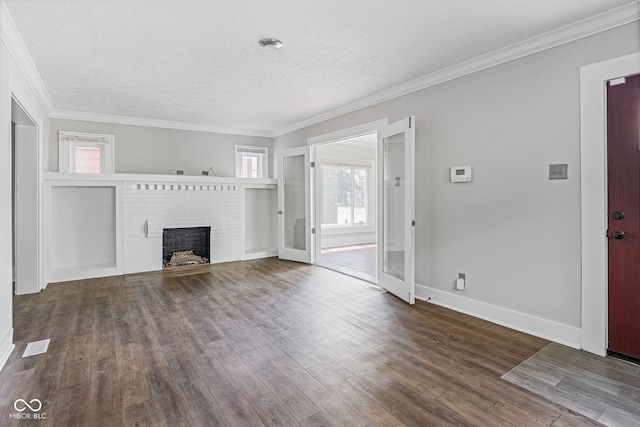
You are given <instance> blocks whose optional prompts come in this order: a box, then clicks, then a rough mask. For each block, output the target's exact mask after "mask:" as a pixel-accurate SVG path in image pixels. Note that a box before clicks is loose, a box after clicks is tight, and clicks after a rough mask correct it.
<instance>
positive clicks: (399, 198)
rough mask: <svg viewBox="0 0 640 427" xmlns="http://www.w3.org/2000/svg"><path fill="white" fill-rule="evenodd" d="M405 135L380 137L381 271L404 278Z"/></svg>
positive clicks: (400, 278) (399, 278)
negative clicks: (381, 191)
mask: <svg viewBox="0 0 640 427" xmlns="http://www.w3.org/2000/svg"><path fill="white" fill-rule="evenodd" d="M404 139H405V135H404V133H399V134H396V135H392V136H390V137H387V138H383V139H382V150H383V155H384V157H383V165H382V167H383V172H382V173H383V185H384V187H383V193H382V203H383V218H382V222H383V237H382V243H383V246H382V259H383V265H382V271H383V272H385V273H387V274H389V275H391V276H393V277H395V278H397V279H398V280H401V281H404V272H405V268H404V262H405V244H404V232H405V225H406V224H405V222H406V221H405V203H404V197H405V176H404V166H405V141H404Z"/></svg>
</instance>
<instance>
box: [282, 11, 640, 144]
mask: <svg viewBox="0 0 640 427" xmlns="http://www.w3.org/2000/svg"><path fill="white" fill-rule="evenodd" d="M639 19H640V4H639V2H638V1H634V2H631V3H628V4H626V5H623V6H620V7H617V8H615V9H611V10H609V11H607V12H604V13H601V14H598V15H594V16H592V17H590V18H586V19H583V20H581V21H577V22H574V23H572V24H569V25H566V26H564V27H560V28H558V29H555V30H552V31H549V32H547V33H544V34H540V35H538V36H535V37H531V38H529V39H527V40H523V41H522V42H518V43H515V44H512V45H510V46H507V47H504V48H501V49H498V50H495V51H493V52H489V53H487V54H485V55H481V56H478V57H476V58H473V59H470V60H468V61H464V62H461V63H459V64H456V65H453V66H451V67H448V68H444V69H442V70H439V71H436V72H434V73H431V74H427V75H425V76H422V77H419V78H417V79H414V80H410V81H408V82H406V83H403V84H401V85H398V86H395V87H392V88H390V89H387V90H384V91H382V92H378V93H376V94H374V95H372V96H369V97H366V98H362V99H361V100H359V101H356V102H353V103H350V104H347V105H344V106H342V107H339V108H336V109H333V110H330V111H327V112H326V113H323V114H320V115H318V116H315V117H312V118H310V119H308V120H304V121H301V122H298V123H296V124H294V125H291V126H288V127H286V128H282V129H279V130H276V131H275V132H274V136H275V137H277V136H281V135H285V134H287V133H290V132H294V131H296V130H300V129H303V128H306V127H309V126H312V125H315V124H318V123H321V122H324V121H327V120H330V119H334V118H336V117H340V116H343V115H345V114H348V113H352V112H354V111H358V110H361V109H363V108H366V107H370V106H373V105H376V104H380V103H382V102H385V101H389V100H391V99H394V98H398V97H400V96H403V95H407V94H409V93H413V92H417V91H419V90H422V89H426V88H429V87H432V86H435V85H438V84H440V83H444V82H447V81H449V80H453V79H457V78H458V77H462V76H466V75H468V74H472V73H475V72H478V71H482V70H485V69H487V68H491V67H495V66H497V65H500V64H504V63H506V62H509V61H513V60H516V59H519V58H523V57H525V56H529V55H533V54H535V53H538V52H542V51H544V50H547V49H551V48H554V47H557V46H560V45H563V44H566V43H570V42H572V41H576V40H579V39H582V38H585V37H588V36H591V35H594V34H597V33H601V32H603V31H607V30H610V29H613V28H616V27H619V26H622V25H625V24H629V23H631V22H634V21H637V20H639Z"/></svg>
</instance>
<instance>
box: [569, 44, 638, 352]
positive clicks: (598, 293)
mask: <svg viewBox="0 0 640 427" xmlns="http://www.w3.org/2000/svg"><path fill="white" fill-rule="evenodd" d="M638 73H640V52H638V53H633V54H630V55H626V56H622V57H619V58H614V59H611V60H608V61H603V62H598V63H595V64H591V65H586V66H584V67H582V68H581V69H580V169H581V173H580V196H581V206H580V210H581V216H582V220H581V236H582V239H581V240H582V245H581V247H582V257H581V258H582V267H581V273H582V303H581V311H582V315H581V318H582V322H581V337H580V345H581V347H582V348H583V349H584V350H586V351H589V352H592V353H596V354H598V355H601V356H605V355H606V353H607V323H608V313H607V289H608V272H607V262H608V254H607V239H606V237H605V233H606V230H607V178H606V165H607V158H606V148H607V141H606V125H607V119H606V108H607V104H606V102H607V99H606V87H605V83H606V82H607V81H609V80H611V79H615V78H618V77H625V76H630V75H634V74H638Z"/></svg>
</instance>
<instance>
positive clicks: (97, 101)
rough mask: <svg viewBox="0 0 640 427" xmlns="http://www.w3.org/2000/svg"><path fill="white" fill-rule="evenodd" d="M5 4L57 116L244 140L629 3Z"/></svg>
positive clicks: (140, 0)
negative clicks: (91, 116)
mask: <svg viewBox="0 0 640 427" xmlns="http://www.w3.org/2000/svg"><path fill="white" fill-rule="evenodd" d="M4 1H5V4H6V5H7V8H8V10H9V12H10V14H11V16H12V18H13V20H14V22H15V25H16V27H17V29H18V31H19V33H20V35H21V36H22V39H23V41H24V43H25V45H26V47H27V50H28V51H29V53H30V55H31V57H32V59H33V62H34V63H35V65H36V67H37V70H38V72H39V74H40V77H41V79H42V81H43V82H44V85H45V87H46V90H47V92H48V94H49V97H50V102H51V104H52V106H53V107H54V108H55V110H56V111H58V115H59V116H64V115H65V113H69V112H82V113H95V114H105V115H113V116H121V117H133V118H141V119H154V120H162V121H169V122H181V123H186V124H196V125H206V126H209V127H212V128H216V127H220V128H227V129H228V128H231V129H236V130H238V131H241V132H246V133H248V134H260V133H264V134H278V132H281V131H282V130H283V129H291V128H293V127H295V126H296V125H297V124H300V123H303V122H309V121H310V120H312V119H313V118H314V117H318V116H320V115H323V114H325V113H327V112H329V111H333V110H336V109H339V108H341V107H344V106H346V105H349V104H353V103H355V102H357V101H358V100H362V99H365V98H368V97H371V96H373V95H375V94H377V93H380V92H383V91H386V90H389V89H391V88H394V87H397V86H398V85H402V84H404V83H406V82H408V81H411V80H414V79H418V78H420V77H422V76H426V75H430V74H432V73H435V72H437V71H439V70H442V69H445V68H447V67H451V66H453V65H455V64H459V63H462V62H464V61H467V60H470V59H472V58H476V57H478V56H480V55H485V54H487V53H489V52H492V51H495V50H497V49H500V48H503V47H506V46H510V45H513V44H516V43H519V42H522V41H523V40H526V39H530V38H532V37H535V36H538V35H540V34H543V33H546V32H549V31H552V30H555V29H557V28H560V27H563V26H566V25H568V24H571V23H574V22H576V21H580V20H583V19H586V18H589V17H592V16H594V15H597V14H600V13H603V12H606V11H608V10H610V9H613V8H616V7H619V6H622V5H625V4H629V0H520V1H515V0H484V1H478V0H313V1H311V0H307V1H305V0H280V1H276V0H236V1H217V0H180V1H175V0H171V1H169V0H83V1H78V0H4ZM265 37H275V38H278V39H280V40H282V42H283V43H284V47H283V48H282V49H279V50H265V49H263V48H261V47H260V46H259V45H258V41H259V40H260V39H262V38H265ZM69 115H70V116H71V115H72V114H70V113H69ZM262 131H264V132H262Z"/></svg>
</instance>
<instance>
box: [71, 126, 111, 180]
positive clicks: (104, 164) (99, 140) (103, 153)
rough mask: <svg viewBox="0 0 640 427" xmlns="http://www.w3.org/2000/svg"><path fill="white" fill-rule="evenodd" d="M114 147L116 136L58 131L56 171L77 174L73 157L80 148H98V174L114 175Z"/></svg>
mask: <svg viewBox="0 0 640 427" xmlns="http://www.w3.org/2000/svg"><path fill="white" fill-rule="evenodd" d="M76 139H77V140H76ZM115 145H116V136H115V135H111V134H102V133H86V132H73V131H66V130H61V131H58V171H60V172H62V173H77V172H76V166H75V158H74V156H75V148H76V147H78V146H80V147H98V148H100V173H103V174H104V173H115V169H116V165H115V159H116V148H115Z"/></svg>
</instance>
